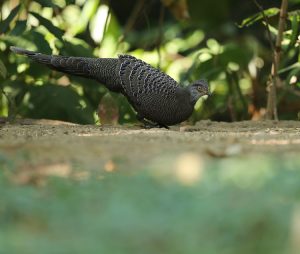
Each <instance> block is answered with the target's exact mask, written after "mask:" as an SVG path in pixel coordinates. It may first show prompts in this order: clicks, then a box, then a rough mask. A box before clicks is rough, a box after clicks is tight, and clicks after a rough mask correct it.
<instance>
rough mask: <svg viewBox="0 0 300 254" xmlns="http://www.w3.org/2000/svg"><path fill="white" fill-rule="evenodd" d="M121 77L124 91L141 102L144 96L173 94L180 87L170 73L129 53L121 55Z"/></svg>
mask: <svg viewBox="0 0 300 254" xmlns="http://www.w3.org/2000/svg"><path fill="white" fill-rule="evenodd" d="M119 60H120V67H119V77H120V80H121V85H122V87H123V90H124V92H125V93H126V95H127V96H128V97H129V99H130V100H132V101H133V102H135V103H137V104H139V103H140V101H141V100H142V98H143V96H155V95H157V94H159V95H160V96H161V97H168V96H171V94H172V93H174V92H175V90H176V88H177V87H178V84H177V82H176V81H175V80H174V79H173V78H171V77H170V76H169V75H167V74H165V73H163V72H161V71H160V70H158V69H156V68H154V67H152V66H151V65H149V64H147V63H145V62H144V61H142V60H139V59H137V58H135V57H133V56H129V55H119Z"/></svg>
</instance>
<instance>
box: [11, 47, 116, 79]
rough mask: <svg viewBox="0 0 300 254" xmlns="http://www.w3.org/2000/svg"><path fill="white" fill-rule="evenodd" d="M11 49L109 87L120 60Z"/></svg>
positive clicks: (52, 67)
mask: <svg viewBox="0 0 300 254" xmlns="http://www.w3.org/2000/svg"><path fill="white" fill-rule="evenodd" d="M10 49H11V51H13V52H14V53H17V54H20V55H25V56H27V57H29V58H31V59H32V60H34V61H35V62H38V63H41V64H44V65H47V66H48V67H49V68H51V69H54V70H57V71H60V72H64V73H67V74H72V75H76V76H82V77H86V78H92V79H96V80H98V81H100V82H102V83H104V84H107V85H110V83H114V79H115V77H114V74H115V68H116V66H117V64H118V62H117V61H118V60H117V59H115V58H88V57H72V56H70V57H67V56H58V55H45V54H41V53H37V52H33V51H29V50H26V49H22V48H18V47H13V46H12V47H10Z"/></svg>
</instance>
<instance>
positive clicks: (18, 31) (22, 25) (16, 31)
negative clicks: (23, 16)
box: [9, 20, 27, 36]
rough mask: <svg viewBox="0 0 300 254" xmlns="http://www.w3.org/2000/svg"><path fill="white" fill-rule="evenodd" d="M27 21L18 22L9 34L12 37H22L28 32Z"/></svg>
mask: <svg viewBox="0 0 300 254" xmlns="http://www.w3.org/2000/svg"><path fill="white" fill-rule="evenodd" d="M26 23H27V22H26V20H18V21H17V22H16V25H15V27H14V28H13V29H12V30H11V32H10V33H9V34H10V35H13V36H20V35H22V34H23V33H24V31H25V30H26Z"/></svg>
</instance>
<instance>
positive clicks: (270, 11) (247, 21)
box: [238, 7, 280, 28]
mask: <svg viewBox="0 0 300 254" xmlns="http://www.w3.org/2000/svg"><path fill="white" fill-rule="evenodd" d="M279 11H280V9H278V8H275V7H274V8H269V9H266V10H264V14H265V16H266V17H272V16H275V15H277V14H278V13H279ZM263 18H264V15H263V14H262V13H261V12H258V13H256V14H254V15H252V16H250V17H248V18H246V19H244V20H243V21H242V23H241V24H240V25H238V26H239V27H240V28H242V27H244V26H251V25H253V24H254V23H255V22H257V21H259V20H261V19H263Z"/></svg>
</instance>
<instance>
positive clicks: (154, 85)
mask: <svg viewBox="0 0 300 254" xmlns="http://www.w3.org/2000/svg"><path fill="white" fill-rule="evenodd" d="M10 49H11V50H12V51H13V52H15V53H17V54H22V55H26V56H28V57H29V58H31V59H33V60H34V61H36V62H38V63H41V64H44V65H46V66H48V67H49V68H51V69H54V70H57V71H60V72H64V73H67V74H72V75H77V76H82V77H85V78H90V79H95V80H97V81H99V82H100V83H101V84H104V85H105V86H106V87H107V88H108V89H109V90H110V91H112V92H117V93H122V94H123V95H124V96H125V97H126V98H127V100H128V101H129V103H130V104H131V105H132V107H133V108H134V109H135V111H136V112H137V119H138V120H139V121H141V122H143V123H144V124H145V126H148V127H167V126H169V125H174V124H178V123H181V122H183V121H185V120H186V119H188V118H189V116H190V115H191V114H192V112H193V110H194V105H195V103H196V102H197V100H198V99H199V98H200V97H201V96H203V95H210V91H209V86H208V84H207V82H206V81H205V80H197V81H195V82H193V83H191V84H189V85H188V86H187V87H182V86H180V85H179V84H178V83H177V82H176V81H175V80H174V79H172V78H171V77H170V76H168V75H167V74H165V73H163V72H161V71H160V70H158V69H155V68H153V67H152V66H151V65H149V64H147V63H145V62H144V61H142V60H139V59H137V58H135V57H133V56H129V55H120V56H119V57H118V58H86V57H67V56H56V55H44V54H41V53H37V52H33V51H29V50H25V49H22V48H17V47H11V48H10Z"/></svg>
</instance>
